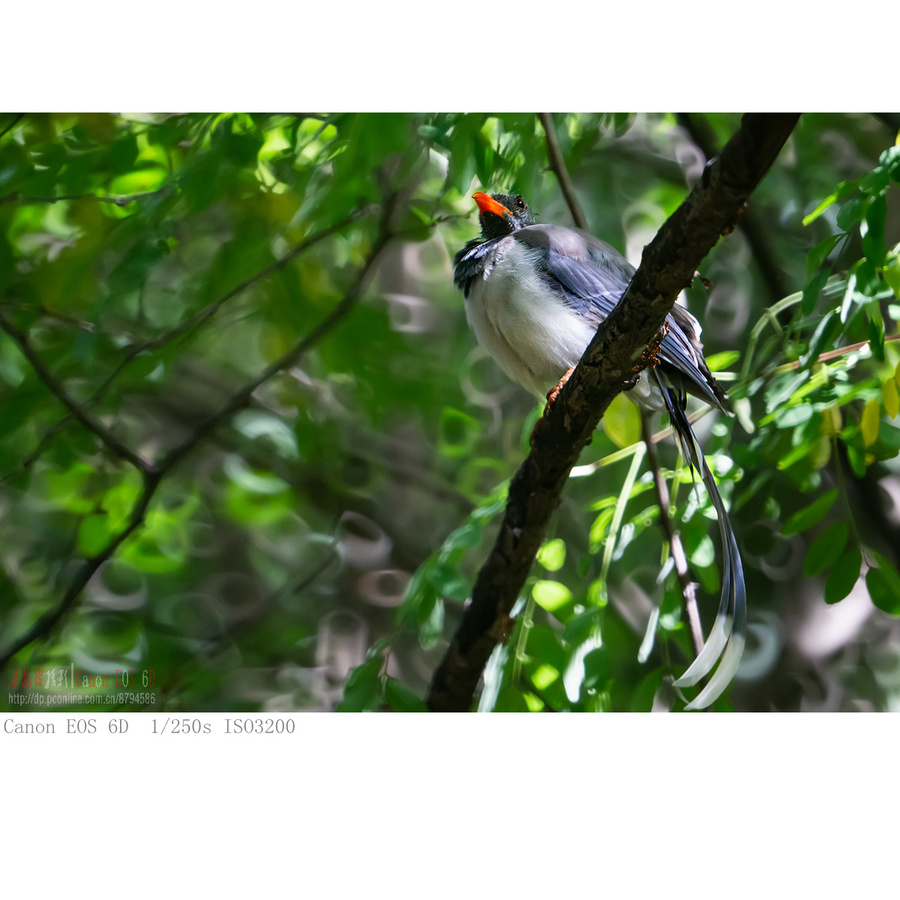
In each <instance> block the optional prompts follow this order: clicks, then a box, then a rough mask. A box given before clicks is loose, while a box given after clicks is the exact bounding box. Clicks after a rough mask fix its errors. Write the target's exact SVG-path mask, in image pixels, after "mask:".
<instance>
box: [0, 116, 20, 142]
mask: <svg viewBox="0 0 900 900" xmlns="http://www.w3.org/2000/svg"><path fill="white" fill-rule="evenodd" d="M24 117H25V113H15V115H14V116H13V120H12V122H10V123H9V125H7V126H6V128H4V129H3V131H0V140H3V138H5V137H6V135H8V134H9V133H10V131H12V130H13V128H15V127H16V125H18V124H19V122H21V121H22V119H23V118H24Z"/></svg>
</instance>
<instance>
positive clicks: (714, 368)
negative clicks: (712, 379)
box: [706, 350, 741, 372]
mask: <svg viewBox="0 0 900 900" xmlns="http://www.w3.org/2000/svg"><path fill="white" fill-rule="evenodd" d="M740 358H741V353H740V351H739V350H723V351H722V352H721V353H713V354H712V355H711V356H707V357H706V364H707V365H708V366H709V370H710V372H722V371H723V370H725V369H728V368H730V367H731V366H733V365H734V364H735V363H736V362H737V361H738V360H739V359H740Z"/></svg>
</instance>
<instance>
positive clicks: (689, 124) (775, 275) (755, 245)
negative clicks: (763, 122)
mask: <svg viewBox="0 0 900 900" xmlns="http://www.w3.org/2000/svg"><path fill="white" fill-rule="evenodd" d="M677 120H678V124H679V125H681V127H682V128H684V129H685V131H687V133H688V134H689V135H690V137H691V140H692V141H693V142H694V144H696V146H697V148H698V149H699V150H700V152H701V153H702V154H703V156H704V157H705V159H706V160H707V162H709V160H711V159H713V158H714V157H715V155H716V150H717V147H716V138H715V135H714V134H713V132H712V129H710V128H709V126H707V124H706V123H705V122H704V121H702V120H700V119H698V118H697V117H696V116H692V115H689V114H688V113H680V114H679V115H678V116H677ZM738 227H739V228H740V229H741V231H742V232H743V234H744V237H746V238H747V242H748V243H749V244H750V250H751V252H752V253H753V258H754V259H755V260H756V264H757V266H759V271H760V274H761V275H762V279H763V281H764V282H765V284H766V289H767V290H768V292H769V296H770V297H771V298H772V301H773V302H774V301H776V300H780V299H781V298H782V297H786V296H787V295H788V294H790V293H791V290H790V288H789V287H788V285H787V284H786V283H785V281H784V278H783V277H782V272H781V267H780V266H779V265H778V263H777V262H776V261H775V256H774V254H773V252H772V245H771V243H770V241H769V239H768V237H767V236H766V231H765V228H764V227H763V226H762V223H761V222H760V220H759V216H758V215H757V214H756V212H755V210H754V209H753V208H752V207H751V208H749V209H747V210H746V211H745V212H744V215H743V216H741V218H740V221H739V225H738Z"/></svg>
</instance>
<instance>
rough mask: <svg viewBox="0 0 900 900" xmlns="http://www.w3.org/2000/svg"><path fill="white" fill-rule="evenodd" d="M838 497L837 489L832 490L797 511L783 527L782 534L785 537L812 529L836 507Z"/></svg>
mask: <svg viewBox="0 0 900 900" xmlns="http://www.w3.org/2000/svg"><path fill="white" fill-rule="evenodd" d="M837 496H838V492H837V490H836V489H835V490H830V491H828V492H826V493H825V494H823V495H822V496H821V497H817V498H816V499H815V500H814V501H813V502H812V503H810V504H809V506H805V507H804V508H803V509H800V510H797V512H795V513H793V515H790V516H788V518H787V520H786V521H785V523H784V525H783V526H782V529H781V533H782V534H784V535H788V534H798V533H799V532H801V531H806V530H807V529H809V528H812V527H813V525H815V524H816V522H818V521H819V520H820V519H822V517H823V516H824V515H825V513H827V512H828V510H829V509H831V507H832V506H834V501H835V500H837Z"/></svg>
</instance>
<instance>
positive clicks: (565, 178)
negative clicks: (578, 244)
mask: <svg viewBox="0 0 900 900" xmlns="http://www.w3.org/2000/svg"><path fill="white" fill-rule="evenodd" d="M538 119H539V120H540V122H541V125H542V126H543V128H544V136H545V137H546V138H547V157H548V159H549V160H550V168H551V169H552V170H553V171H554V172H555V173H556V178H557V181H559V186H560V189H561V190H562V192H563V197H565V198H566V203H567V204H568V207H569V212H571V213H572V219H573V221H574V222H575V224H576V225H577V226H578V227H579V228H580V229H582V231H587V230H588V223H587V219H586V218H585V216H584V211H583V210H582V209H581V204H580V203H579V202H578V198H577V197H576V196H575V187H574V186H573V184H572V179H571V178H570V177H569V170H568V169H567V168H566V163H565V160H564V159H563V156H562V153H561V152H560V150H559V142H558V141H557V140H556V129H555V128H554V126H553V116H551V115H550V113H538Z"/></svg>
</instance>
